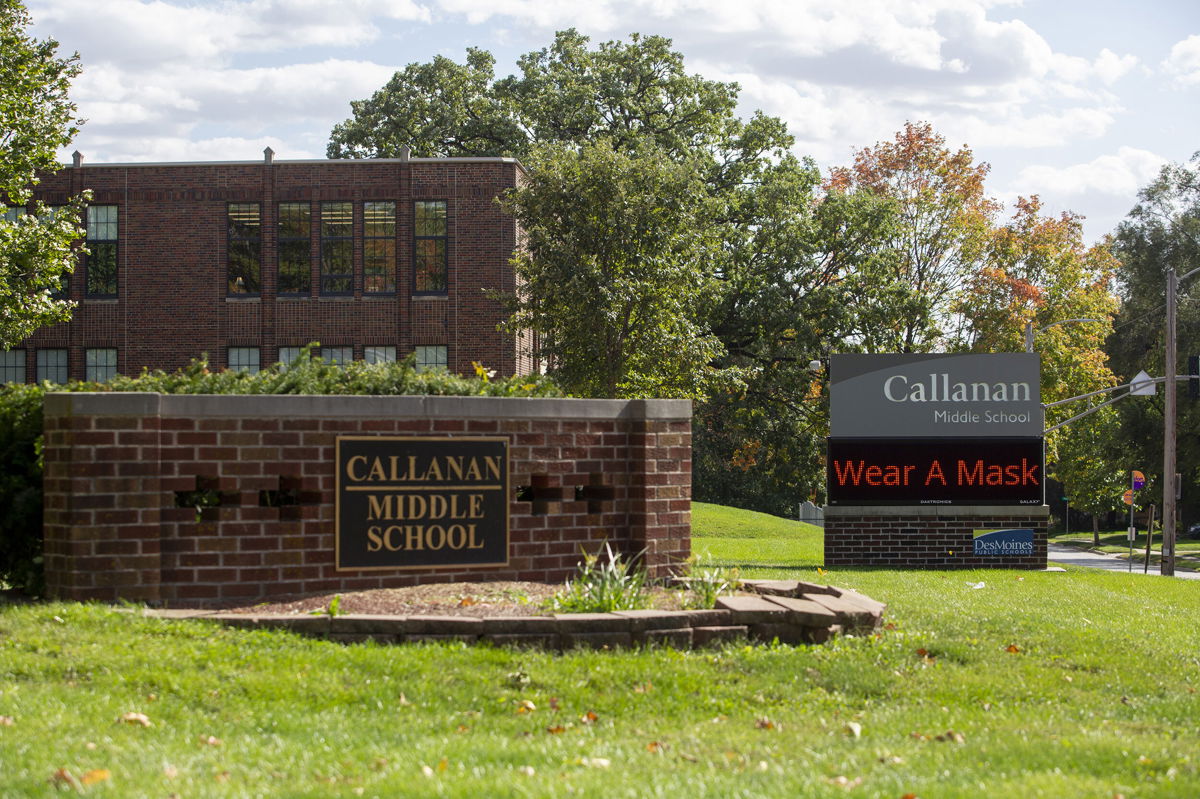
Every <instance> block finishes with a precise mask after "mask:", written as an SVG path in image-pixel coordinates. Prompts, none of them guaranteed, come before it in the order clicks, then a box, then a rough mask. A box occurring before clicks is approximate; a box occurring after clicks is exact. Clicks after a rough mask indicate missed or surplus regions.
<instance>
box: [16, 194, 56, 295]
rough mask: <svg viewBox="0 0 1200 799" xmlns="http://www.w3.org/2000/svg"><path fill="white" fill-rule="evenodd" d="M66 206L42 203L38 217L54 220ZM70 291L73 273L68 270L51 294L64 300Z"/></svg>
mask: <svg viewBox="0 0 1200 799" xmlns="http://www.w3.org/2000/svg"><path fill="white" fill-rule="evenodd" d="M66 207H67V206H65V205H42V206H39V208H40V210H41V213H40V214H38V219H45V220H48V221H53V220H55V219H57V218H58V215H59V214H60V213H62V210H63V209H64V208H66ZM9 210H10V211H11V210H13V209H11V208H10V209H9ZM70 293H71V273H70V272H67V273H66V274H65V275H63V277H62V286H61V287H60V288H59V289H57V290H52V291H51V292H50V296H51V297H53V298H54V299H56V300H62V299H66V298H67V297H68V296H69V295H70Z"/></svg>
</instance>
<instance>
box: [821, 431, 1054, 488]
mask: <svg viewBox="0 0 1200 799" xmlns="http://www.w3.org/2000/svg"><path fill="white" fill-rule="evenodd" d="M1044 471H1045V460H1044V454H1043V447H1042V439H1041V438H1007V439H1005V438H981V439H959V438H953V439H941V440H938V439H905V438H876V439H868V438H830V439H829V452H828V458H827V461H826V481H827V482H826V485H827V486H828V492H829V499H828V502H829V504H830V505H1041V504H1043V501H1044Z"/></svg>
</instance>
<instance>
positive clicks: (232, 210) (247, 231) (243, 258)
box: [228, 203, 262, 294]
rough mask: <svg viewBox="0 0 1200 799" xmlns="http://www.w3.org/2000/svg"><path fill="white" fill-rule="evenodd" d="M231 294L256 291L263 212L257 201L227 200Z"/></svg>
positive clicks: (260, 259) (259, 269) (229, 289)
mask: <svg viewBox="0 0 1200 799" xmlns="http://www.w3.org/2000/svg"><path fill="white" fill-rule="evenodd" d="M228 219H229V267H228V280H229V288H228V292H229V293H230V294H258V292H259V285H260V283H259V274H260V272H261V267H262V215H261V212H260V210H259V205H258V203H230V204H229V209H228Z"/></svg>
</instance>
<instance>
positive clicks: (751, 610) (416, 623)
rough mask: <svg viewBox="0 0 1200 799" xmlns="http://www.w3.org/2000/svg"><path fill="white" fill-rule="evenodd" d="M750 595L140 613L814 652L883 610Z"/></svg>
mask: <svg viewBox="0 0 1200 799" xmlns="http://www.w3.org/2000/svg"><path fill="white" fill-rule="evenodd" d="M743 588H746V589H749V590H751V591H754V592H755V593H754V594H750V595H746V594H742V595H736V596H722V597H719V598H718V599H717V607H716V608H714V609H712V610H622V611H616V612H614V613H559V614H556V615H553V616H485V617H478V616H429V615H417V616H375V615H364V614H347V615H339V616H329V615H325V614H306V615H300V614H293V615H288V614H264V613H225V612H220V611H203V610H146V611H144V615H146V616H151V617H155V618H161V619H171V620H184V619H211V620H213V621H216V622H219V623H221V624H224V625H227V626H230V627H239V628H243V629H253V630H267V629H276V630H290V631H292V632H295V633H298V634H300V635H307V636H313V637H318V638H327V639H329V640H333V641H338V642H342V643H354V642H358V641H368V640H371V641H378V642H381V643H419V642H422V641H465V642H468V643H484V644H491V645H494V646H528V647H539V648H544V649H554V650H565V649H574V648H589V649H615V648H618V647H628V646H633V645H639V644H643V645H644V644H657V645H661V646H669V647H673V648H676V649H688V648H700V647H706V646H716V645H720V644H722V643H726V642H729V641H736V640H739V639H743V640H751V641H759V642H771V641H776V640H778V641H780V642H782V643H787V644H800V643H812V644H821V643H824V642H826V641H828V640H829V639H830V638H832V637H833V636H835V635H840V634H842V632H843V631H844V630H864V629H866V630H869V629H874V628H875V627H878V626H879V625H880V624H881V622H882V619H883V613H884V611H885V610H886V608H887V606H886V605H884V604H883V603H882V602H877V601H876V600H874V599H871V598H870V597H868V596H864V595H862V594H860V593H858V592H856V591H851V590H849V589H843V588H836V587H834V586H828V585H814V584H811V583H804V582H800V581H796V580H750V581H746V582H745V583H743Z"/></svg>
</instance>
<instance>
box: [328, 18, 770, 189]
mask: <svg viewBox="0 0 1200 799" xmlns="http://www.w3.org/2000/svg"><path fill="white" fill-rule="evenodd" d="M518 67H519V69H520V74H518V75H509V76H508V77H505V78H503V79H500V80H496V78H495V71H494V69H495V59H494V58H493V57H492V55H491V54H490V53H488V52H486V51H483V50H478V49H474V48H472V49H470V50H468V51H467V60H466V63H465V64H458V63H456V62H454V61H452V60H450V59H448V58H444V57H442V56H438V57H437V58H435V59H434V60H433V61H432V62H430V63H426V64H409V65H408V66H407V67H405V69H404V70H402V71H401V72H397V73H396V74H395V75H394V76H393V77H392V79H391V80H390V81H388V83H387V85H385V86H384V87H383V88H381V89H380V90H379V91H377V92H376V93H375V94H374V95H373V96H372V97H371V98H369V99H367V100H359V101H354V102H352V103H351V109H352V111H353V116H352V117H351V118H350V119H347V120H346V121H345V122H342V123H341V124H339V125H337V126H336V127H335V128H334V129H333V133H332V135H331V137H330V142H329V147H328V155H329V157H330V158H395V157H398V156H399V155H400V152H401V149H402V148H403V147H405V146H407V147H410V148H411V150H412V153H413V154H414V155H418V156H460V155H461V156H467V155H492V156H501V155H503V156H512V157H516V158H520V159H522V160H528V159H529V158H530V156H531V154H532V153H533V150H534V148H535V147H536V146H537V145H541V144H560V145H567V146H570V147H572V148H580V147H582V146H584V145H587V144H590V143H593V142H596V141H599V140H600V139H605V140H607V141H608V142H609V143H610V146H611V148H612V149H614V150H617V151H624V152H634V151H638V150H640V149H641V148H642V147H643V145H644V144H645V143H647V142H649V143H651V144H652V145H653V146H655V147H657V148H658V149H659V150H660V152H661V153H662V154H663V155H664V156H665V157H667V158H670V159H672V160H687V161H689V162H691V163H692V164H693V165H694V166H696V167H697V168H701V169H703V170H704V173H705V178H706V180H707V181H708V182H710V183H711V184H712V185H713V186H717V187H722V188H729V187H731V186H734V185H736V184H737V183H738V182H739V181H740V180H741V179H742V178H743V177H745V175H746V174H747V173H753V172H754V171H755V170H757V169H758V168H759V167H760V166H761V165H762V164H763V163H764V159H766V158H767V157H769V156H772V155H779V154H781V153H782V152H783V151H784V150H785V149H786V148H787V147H789V146H790V145H791V143H792V140H791V138H790V137H789V136H788V135H787V132H786V130H785V127H784V125H783V123H782V122H781V121H780V120H778V119H775V118H773V117H766V116H763V115H761V114H756V115H754V116H753V117H752V118H751V120H750V121H749V122H743V121H741V120H739V119H738V118H737V117H735V116H734V108H735V106H736V103H737V93H738V87H737V84H734V83H721V82H719V81H710V80H706V79H704V78H702V77H700V76H699V75H689V74H687V72H686V71H685V70H684V66H683V56H682V55H680V54H679V53H677V52H675V51H673V50H672V49H671V40H670V39H666V38H664V37H661V36H642V35H640V34H637V33H634V34H632V35H631V36H630V37H629V41H628V42H622V41H612V42H604V43H601V44H599V45H598V46H596V47H595V48H592V47H590V40H589V39H588V37H586V36H583V35H582V34H580V33H578V32H577V31H575V30H574V29H571V30H566V31H560V32H558V33H557V34H556V35H555V37H554V42H553V43H552V44H551V45H550V46H549V47H546V48H543V49H541V50H537V51H534V52H531V53H527V54H525V55H524V56H522V57H521V58H520V59H519V60H518Z"/></svg>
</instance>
